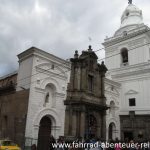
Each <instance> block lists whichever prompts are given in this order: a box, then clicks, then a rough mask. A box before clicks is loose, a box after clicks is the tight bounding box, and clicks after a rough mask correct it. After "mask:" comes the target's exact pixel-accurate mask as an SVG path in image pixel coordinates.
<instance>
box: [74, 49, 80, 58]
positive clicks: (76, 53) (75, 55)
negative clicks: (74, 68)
mask: <svg viewBox="0 0 150 150" xmlns="http://www.w3.org/2000/svg"><path fill="white" fill-rule="evenodd" d="M78 56H79V55H78V51H77V50H76V51H75V54H74V58H78Z"/></svg>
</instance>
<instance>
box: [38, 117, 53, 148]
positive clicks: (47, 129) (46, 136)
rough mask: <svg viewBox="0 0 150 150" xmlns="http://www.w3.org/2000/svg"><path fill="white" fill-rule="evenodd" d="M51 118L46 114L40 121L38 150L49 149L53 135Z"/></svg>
mask: <svg viewBox="0 0 150 150" xmlns="http://www.w3.org/2000/svg"><path fill="white" fill-rule="evenodd" d="M51 125H52V124H51V120H50V118H49V117H48V116H45V117H43V118H42V119H41V121H40V127H39V134H38V145H37V150H49V148H50V135H51Z"/></svg>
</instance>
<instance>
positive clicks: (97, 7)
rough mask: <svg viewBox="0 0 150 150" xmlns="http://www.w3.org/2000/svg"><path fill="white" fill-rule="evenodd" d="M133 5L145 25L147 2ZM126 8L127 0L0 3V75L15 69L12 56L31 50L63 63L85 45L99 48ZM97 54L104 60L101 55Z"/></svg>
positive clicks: (116, 26) (146, 0)
mask: <svg viewBox="0 0 150 150" xmlns="http://www.w3.org/2000/svg"><path fill="white" fill-rule="evenodd" d="M136 4H137V6H139V7H140V8H141V9H142V10H143V15H144V18H145V21H146V23H149V22H150V20H149V15H148V14H149V9H148V6H149V4H150V2H149V0H144V1H143V0H139V1H136ZM126 6H127V0H124V1H122V0H115V1H110V0H105V1H103V0H25V1H23V0H13V1H12V0H0V30H1V32H0V64H1V65H0V75H3V74H6V73H9V72H11V71H13V70H15V69H17V67H18V62H17V57H16V55H17V54H18V53H20V52H22V51H23V50H26V49H27V48H29V47H31V46H36V47H38V48H41V49H43V50H45V51H47V52H49V53H52V54H54V55H57V56H59V57H62V58H64V59H67V58H70V57H72V56H73V53H74V50H76V49H78V50H79V51H80V52H81V50H84V49H87V47H88V45H89V44H92V45H93V49H99V48H101V47H102V45H101V43H102V42H103V40H104V38H105V36H106V35H108V36H112V35H113V34H114V32H115V30H117V29H118V28H119V26H120V16H121V14H122V12H123V11H124V9H125V7H126ZM88 37H91V38H92V41H91V42H89V40H88ZM97 54H98V55H99V57H100V58H102V57H104V51H102V52H98V53H97ZM10 64H11V65H10Z"/></svg>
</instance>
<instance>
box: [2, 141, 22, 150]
mask: <svg viewBox="0 0 150 150" xmlns="http://www.w3.org/2000/svg"><path fill="white" fill-rule="evenodd" d="M0 150H21V148H20V147H19V146H18V145H17V144H15V143H13V142H12V141H11V140H0Z"/></svg>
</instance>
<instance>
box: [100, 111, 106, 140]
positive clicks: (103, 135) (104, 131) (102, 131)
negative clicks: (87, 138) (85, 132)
mask: <svg viewBox="0 0 150 150" xmlns="http://www.w3.org/2000/svg"><path fill="white" fill-rule="evenodd" d="M101 118H102V123H101V124H102V128H101V135H102V136H101V137H102V138H103V139H104V140H105V139H106V111H103V112H102V113H101Z"/></svg>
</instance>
